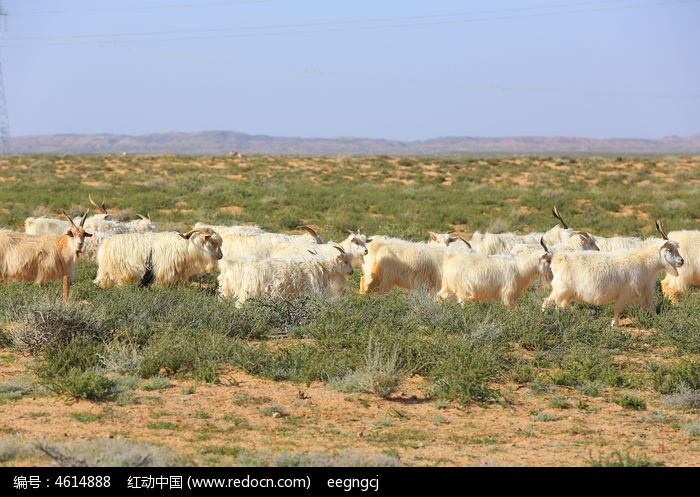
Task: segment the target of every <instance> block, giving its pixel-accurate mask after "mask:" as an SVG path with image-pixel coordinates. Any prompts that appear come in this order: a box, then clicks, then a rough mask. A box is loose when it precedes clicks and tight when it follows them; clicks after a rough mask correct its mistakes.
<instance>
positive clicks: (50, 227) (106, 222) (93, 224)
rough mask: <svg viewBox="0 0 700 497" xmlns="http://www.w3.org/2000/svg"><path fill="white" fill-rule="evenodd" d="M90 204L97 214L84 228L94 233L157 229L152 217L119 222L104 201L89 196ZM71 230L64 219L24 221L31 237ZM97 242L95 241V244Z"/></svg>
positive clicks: (25, 228)
mask: <svg viewBox="0 0 700 497" xmlns="http://www.w3.org/2000/svg"><path fill="white" fill-rule="evenodd" d="M88 198H89V199H90V203H91V204H92V205H93V206H95V209H96V210H97V213H95V214H93V215H92V216H89V217H88V218H87V219H86V220H85V226H84V228H85V229H86V230H87V231H90V232H92V233H94V232H99V233H104V234H116V233H147V232H149V231H154V230H155V229H156V223H155V222H153V221H152V220H151V216H150V215H149V216H142V215H141V214H138V216H139V219H134V220H131V221H118V220H116V219H114V217H113V216H112V214H109V213H108V212H107V209H106V207H105V203H104V200H103V201H102V204H101V205H97V203H96V202H95V201H94V200H93V199H92V196H91V195H88ZM80 219H81V218H80V217H75V218H73V223H74V224H75V223H79V222H80ZM69 228H70V223H69V222H67V221H64V220H63V219H54V218H50V217H44V216H41V217H28V218H26V219H25V220H24V231H25V233H28V234H30V235H60V234H62V233H65V232H66V230H67V229H69ZM94 242H96V241H93V243H94Z"/></svg>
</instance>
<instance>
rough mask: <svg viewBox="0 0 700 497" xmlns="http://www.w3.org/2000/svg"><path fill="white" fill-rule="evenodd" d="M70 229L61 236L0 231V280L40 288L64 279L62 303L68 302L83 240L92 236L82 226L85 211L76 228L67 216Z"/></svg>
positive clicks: (86, 212)
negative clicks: (13, 280)
mask: <svg viewBox="0 0 700 497" xmlns="http://www.w3.org/2000/svg"><path fill="white" fill-rule="evenodd" d="M64 215H65V216H66V217H67V218H68V220H69V228H68V230H67V231H66V232H65V233H64V234H62V235H60V236H59V235H28V234H26V233H19V232H15V231H5V230H2V231H0V258H1V262H0V280H3V281H4V280H6V279H10V278H12V279H17V280H22V281H31V282H34V283H36V284H38V285H39V286H43V285H45V284H46V283H47V282H49V281H56V280H59V279H61V278H63V300H64V302H67V301H68V294H69V292H70V284H71V283H72V282H73V278H74V267H75V262H76V261H77V260H78V257H79V256H80V254H81V252H82V250H83V243H84V241H85V239H86V238H89V237H91V236H92V234H91V233H88V232H87V231H85V229H84V227H83V225H84V224H85V219H86V218H87V215H88V211H85V214H84V215H83V217H82V218H81V219H80V221H79V224H77V225H76V224H75V222H74V221H73V219H71V217H70V216H68V215H67V214H65V213H64Z"/></svg>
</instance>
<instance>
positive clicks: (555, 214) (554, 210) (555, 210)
mask: <svg viewBox="0 0 700 497" xmlns="http://www.w3.org/2000/svg"><path fill="white" fill-rule="evenodd" d="M552 214H554V217H556V218H557V219H558V220H559V222H560V223H561V225H562V226H563V227H564V229H565V230H567V229H569V227H568V226H567V225H566V223H565V222H564V220H563V219H562V217H561V214H559V209H557V206H556V205H555V206H554V207H553V208H552Z"/></svg>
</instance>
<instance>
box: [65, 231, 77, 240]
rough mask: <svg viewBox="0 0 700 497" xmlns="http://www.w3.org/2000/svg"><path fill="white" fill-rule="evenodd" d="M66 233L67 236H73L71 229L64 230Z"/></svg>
mask: <svg viewBox="0 0 700 497" xmlns="http://www.w3.org/2000/svg"><path fill="white" fill-rule="evenodd" d="M66 235H68V236H69V237H71V238H73V237H74V236H75V235H73V231H72V230H68V231H66Z"/></svg>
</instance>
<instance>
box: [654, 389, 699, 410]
mask: <svg viewBox="0 0 700 497" xmlns="http://www.w3.org/2000/svg"><path fill="white" fill-rule="evenodd" d="M661 400H662V401H663V402H665V403H666V404H669V405H671V406H674V407H677V408H679V409H688V410H698V409H700V390H693V389H691V388H689V387H688V386H687V385H685V384H681V385H680V386H678V388H677V391H676V392H675V393H670V394H665V395H662V396H661Z"/></svg>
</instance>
